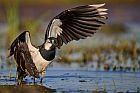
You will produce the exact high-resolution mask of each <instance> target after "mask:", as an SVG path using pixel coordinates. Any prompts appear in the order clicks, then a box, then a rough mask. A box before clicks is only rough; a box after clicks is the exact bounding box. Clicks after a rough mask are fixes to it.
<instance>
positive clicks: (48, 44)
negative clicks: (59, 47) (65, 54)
mask: <svg viewBox="0 0 140 93" xmlns="http://www.w3.org/2000/svg"><path fill="white" fill-rule="evenodd" d="M51 46H52V43H48V42H46V43H45V45H44V47H45V49H46V50H49V49H50V47H51Z"/></svg>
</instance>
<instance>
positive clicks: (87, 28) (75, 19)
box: [10, 4, 107, 82]
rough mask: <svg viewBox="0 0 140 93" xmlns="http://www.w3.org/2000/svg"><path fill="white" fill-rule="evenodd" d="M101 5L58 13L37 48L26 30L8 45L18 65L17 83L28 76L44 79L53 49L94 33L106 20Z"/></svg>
mask: <svg viewBox="0 0 140 93" xmlns="http://www.w3.org/2000/svg"><path fill="white" fill-rule="evenodd" d="M104 5H105V4H93V5H83V6H78V7H75V8H71V9H68V10H65V11H63V12H61V13H60V14H59V15H57V16H55V17H54V18H53V19H52V20H51V21H50V23H49V25H48V27H47V30H46V33H45V40H44V43H43V44H42V45H40V46H39V47H35V46H33V45H32V43H31V39H30V32H29V31H24V32H23V33H21V34H20V35H19V36H18V37H17V38H16V39H15V40H14V41H13V42H12V44H11V46H10V56H12V55H14V58H15V60H16V63H17V79H18V82H20V81H22V80H23V78H25V77H26V76H27V75H30V76H33V77H35V78H39V77H43V76H44V75H45V72H46V68H47V66H48V65H49V64H50V63H51V62H52V60H53V59H54V58H55V54H56V49H58V48H60V47H61V46H62V45H63V43H65V44H67V43H69V42H70V41H73V40H79V39H85V38H86V37H90V36H92V35H93V34H94V33H96V32H97V30H99V28H100V27H101V26H102V25H103V24H105V22H104V21H105V19H107V17H106V14H107V13H106V11H107V9H105V8H102V7H103V6H104ZM41 80H42V79H41Z"/></svg>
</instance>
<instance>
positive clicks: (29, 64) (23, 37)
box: [10, 31, 39, 77]
mask: <svg viewBox="0 0 140 93" xmlns="http://www.w3.org/2000/svg"><path fill="white" fill-rule="evenodd" d="M28 45H30V36H29V32H28V31H24V32H23V33H21V34H20V35H19V36H18V37H17V38H16V39H15V40H14V41H13V43H12V44H11V46H10V56H12V55H14V57H15V60H16V62H17V66H18V68H20V69H21V70H22V72H21V73H25V74H29V75H31V76H34V77H39V73H38V71H37V68H36V66H35V64H34V63H33V60H32V58H31V54H30V52H29V48H28Z"/></svg>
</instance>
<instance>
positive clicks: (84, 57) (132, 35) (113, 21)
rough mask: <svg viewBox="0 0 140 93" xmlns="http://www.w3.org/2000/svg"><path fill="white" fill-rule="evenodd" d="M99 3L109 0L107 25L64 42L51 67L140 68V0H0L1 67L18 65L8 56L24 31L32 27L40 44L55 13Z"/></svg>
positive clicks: (116, 69) (35, 39)
mask: <svg viewBox="0 0 140 93" xmlns="http://www.w3.org/2000/svg"><path fill="white" fill-rule="evenodd" d="M99 3H106V5H105V8H107V9H108V15H107V16H108V19H107V21H106V25H105V26H104V27H103V28H102V29H101V31H99V32H98V33H96V34H95V35H94V36H93V37H92V38H87V39H86V40H80V42H76V41H74V42H71V43H69V44H68V45H64V46H63V47H62V48H61V49H60V50H58V53H57V54H58V55H57V57H56V59H58V60H56V62H53V63H52V64H51V65H50V68H51V67H55V69H59V68H61V67H63V68H67V69H68V68H72V69H79V68H80V69H81V68H82V69H93V70H107V71H109V70H111V71H139V70H140V36H139V35H140V31H139V30H140V18H139V17H140V12H139V10H140V1H139V0H55V1H53V0H24V1H23V0H0V66H1V67H0V69H4V68H6V67H7V65H8V66H9V65H12V66H15V64H13V63H14V62H13V59H12V58H9V59H7V58H6V57H7V56H8V53H9V51H8V48H9V46H10V44H11V42H12V41H13V40H14V39H15V38H16V37H17V36H18V35H19V34H20V33H21V32H22V31H25V30H28V31H30V33H31V39H32V42H33V44H34V45H36V46H38V45H40V44H42V43H43V41H44V37H45V30H46V28H47V25H48V23H49V21H50V20H51V19H52V18H53V17H54V16H56V15H57V14H59V13H60V12H62V11H63V10H65V9H69V8H71V7H75V6H78V5H87V4H99ZM58 61H59V62H58ZM6 64H7V65H6Z"/></svg>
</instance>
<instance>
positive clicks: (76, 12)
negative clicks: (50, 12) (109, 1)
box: [45, 4, 107, 48]
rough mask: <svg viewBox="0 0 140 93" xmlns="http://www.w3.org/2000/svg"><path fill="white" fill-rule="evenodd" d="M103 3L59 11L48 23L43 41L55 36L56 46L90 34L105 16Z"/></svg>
mask: <svg viewBox="0 0 140 93" xmlns="http://www.w3.org/2000/svg"><path fill="white" fill-rule="evenodd" d="M104 5H105V4H96V5H85V6H79V7H75V8H71V9H68V10H65V11H63V12H61V13H60V14H59V15H57V16H56V17H54V18H53V19H52V21H51V22H50V23H49V26H48V28H47V30H46V34H45V41H46V40H47V39H48V38H51V37H54V38H56V43H57V45H58V46H57V47H59V48H60V47H61V46H62V45H63V43H65V44H67V43H68V42H70V41H72V40H79V39H85V38H86V37H89V36H92V35H93V34H94V33H95V32H96V31H97V30H98V29H99V28H100V27H101V26H102V25H103V24H105V22H104V20H105V19H107V17H106V14H107V13H106V11H107V9H106V8H102V7H103V6H104Z"/></svg>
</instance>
